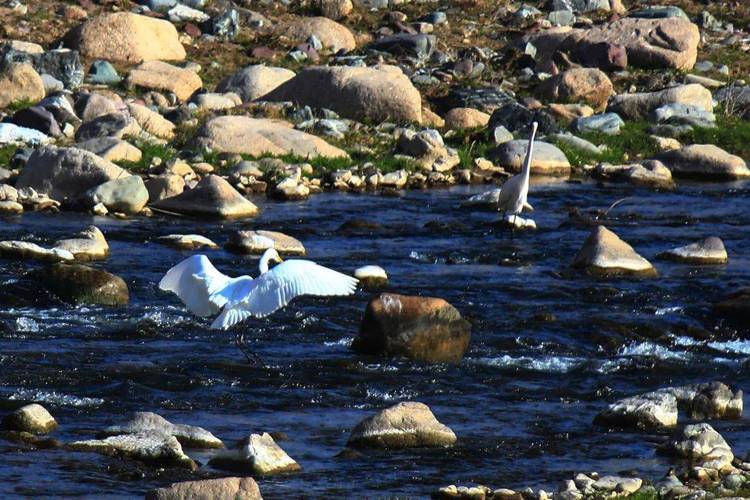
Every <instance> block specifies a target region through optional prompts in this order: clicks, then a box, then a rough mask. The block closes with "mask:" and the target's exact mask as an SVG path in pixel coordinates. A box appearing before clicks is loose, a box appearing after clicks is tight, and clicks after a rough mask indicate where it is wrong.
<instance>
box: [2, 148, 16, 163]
mask: <svg viewBox="0 0 750 500" xmlns="http://www.w3.org/2000/svg"><path fill="white" fill-rule="evenodd" d="M17 150H18V146H16V145H15V144H8V145H7V146H2V147H0V167H7V166H8V165H10V160H11V158H13V155H14V154H16V151H17Z"/></svg>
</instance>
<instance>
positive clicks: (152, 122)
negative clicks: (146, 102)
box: [128, 102, 174, 140]
mask: <svg viewBox="0 0 750 500" xmlns="http://www.w3.org/2000/svg"><path fill="white" fill-rule="evenodd" d="M128 110H129V111H130V116H132V117H133V118H135V121H137V122H138V124H139V125H140V126H141V127H142V128H143V130H145V131H146V132H148V133H149V134H152V135H155V136H156V137H159V138H161V139H166V140H172V139H173V138H174V123H172V122H170V121H169V120H167V119H166V118H164V117H163V116H161V115H160V114H159V113H157V112H156V111H152V110H151V109H149V108H147V107H146V106H141V105H140V104H137V103H134V102H129V103H128Z"/></svg>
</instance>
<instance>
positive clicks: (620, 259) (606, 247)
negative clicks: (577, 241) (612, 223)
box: [573, 226, 656, 275]
mask: <svg viewBox="0 0 750 500" xmlns="http://www.w3.org/2000/svg"><path fill="white" fill-rule="evenodd" d="M573 267H575V268H584V269H587V270H588V271H589V272H593V273H594V274H604V275H619V274H636V275H655V274H656V269H654V267H653V266H652V265H651V263H650V262H649V261H647V260H646V259H644V258H643V257H641V256H640V255H638V254H637V253H636V251H635V250H633V247H631V246H630V245H628V244H627V243H625V242H624V241H622V240H621V239H620V238H619V237H618V236H617V235H616V234H615V233H613V232H612V231H610V230H609V229H607V228H606V227H604V226H597V227H596V228H594V230H593V231H592V232H591V234H590V235H589V237H588V238H587V239H586V241H585V242H584V244H583V247H582V248H581V250H580V251H579V252H578V255H576V257H575V259H574V260H573Z"/></svg>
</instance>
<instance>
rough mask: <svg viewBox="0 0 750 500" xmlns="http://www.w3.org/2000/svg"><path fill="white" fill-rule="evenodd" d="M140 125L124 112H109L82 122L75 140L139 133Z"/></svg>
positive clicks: (117, 136)
mask: <svg viewBox="0 0 750 500" xmlns="http://www.w3.org/2000/svg"><path fill="white" fill-rule="evenodd" d="M140 132H141V127H140V125H138V122H136V121H135V119H134V118H133V117H131V116H129V115H127V114H125V113H109V114H106V115H101V116H97V117H96V118H94V119H93V120H90V121H87V122H84V124H83V125H81V127H80V128H79V129H78V130H77V131H76V141H86V140H89V139H95V138H97V137H116V138H118V139H122V138H123V137H125V136H129V135H132V136H135V135H139V134H140Z"/></svg>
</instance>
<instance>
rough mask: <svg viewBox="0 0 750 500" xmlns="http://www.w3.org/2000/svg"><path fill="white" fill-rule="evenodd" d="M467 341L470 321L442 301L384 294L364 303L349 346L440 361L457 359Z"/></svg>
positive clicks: (456, 360)
mask: <svg viewBox="0 0 750 500" xmlns="http://www.w3.org/2000/svg"><path fill="white" fill-rule="evenodd" d="M470 340H471V324H470V323H469V322H468V321H466V320H465V319H463V318H462V317H461V313H459V312H458V310H457V309H456V308H455V307H453V306H452V305H451V304H449V303H448V302H446V301H445V300H443V299H439V298H433V297H416V296H407V295H397V294H391V293H384V294H381V295H380V296H378V297H376V298H374V299H372V300H371V301H370V303H369V304H368V305H367V308H366V309H365V314H364V317H363V318H362V323H361V325H360V328H359V335H358V336H357V337H356V338H355V339H354V343H353V344H352V347H353V348H354V350H356V351H358V352H360V353H363V354H385V355H387V356H405V357H407V358H410V359H414V360H417V361H424V362H428V363H444V362H458V361H460V360H461V358H462V357H463V356H464V353H466V350H467V349H468V348H469V341H470Z"/></svg>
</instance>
